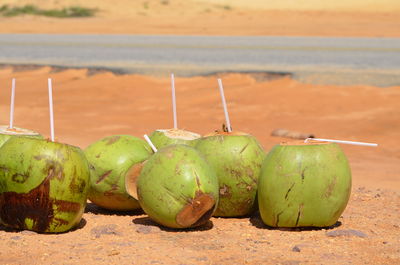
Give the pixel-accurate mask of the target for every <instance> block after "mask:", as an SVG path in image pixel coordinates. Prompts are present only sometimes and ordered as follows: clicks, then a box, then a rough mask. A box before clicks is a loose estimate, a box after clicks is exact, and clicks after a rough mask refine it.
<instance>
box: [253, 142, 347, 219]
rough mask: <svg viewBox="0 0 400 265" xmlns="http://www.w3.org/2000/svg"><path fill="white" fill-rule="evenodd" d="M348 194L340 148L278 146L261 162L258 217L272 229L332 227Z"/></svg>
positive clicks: (343, 206)
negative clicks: (259, 215)
mask: <svg viewBox="0 0 400 265" xmlns="http://www.w3.org/2000/svg"><path fill="white" fill-rule="evenodd" d="M350 191H351V171H350V167H349V163H348V161H347V158H346V156H345V154H344V153H343V151H342V150H341V148H340V147H339V145H337V144H335V143H329V144H315V145H277V146H275V147H274V148H273V149H272V150H271V151H270V152H269V154H268V155H267V157H266V158H265V161H264V162H263V167H262V172H261V176H260V181H259V186H258V204H259V209H260V214H261V218H262V220H263V221H264V223H265V224H266V225H268V226H272V227H308V226H314V227H327V226H331V225H333V224H335V223H336V221H337V220H338V218H339V217H340V215H341V214H342V213H343V211H344V209H345V208H346V205H347V202H348V200H349V197H350Z"/></svg>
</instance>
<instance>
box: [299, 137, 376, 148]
mask: <svg viewBox="0 0 400 265" xmlns="http://www.w3.org/2000/svg"><path fill="white" fill-rule="evenodd" d="M308 140H313V141H321V142H332V143H339V144H351V145H362V146H372V147H377V146H378V144H375V143H364V142H354V141H344V140H333V139H321V138H307V139H306V140H305V141H304V142H305V143H307V142H308Z"/></svg>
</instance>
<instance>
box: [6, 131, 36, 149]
mask: <svg viewBox="0 0 400 265" xmlns="http://www.w3.org/2000/svg"><path fill="white" fill-rule="evenodd" d="M21 136H22V137H28V138H36V139H43V136H42V135H40V134H38V135H10V134H1V133H0V147H1V146H2V145H3V144H4V143H5V142H7V140H8V139H10V138H12V137H21Z"/></svg>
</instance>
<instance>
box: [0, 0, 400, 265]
mask: <svg viewBox="0 0 400 265" xmlns="http://www.w3.org/2000/svg"><path fill="white" fill-rule="evenodd" d="M5 3H8V4H10V3H11V4H17V5H23V4H26V3H35V4H36V5H40V6H41V7H43V8H53V7H60V6H61V5H65V6H71V5H81V6H85V7H96V8H98V9H99V10H100V12H99V13H98V16H97V17H94V18H85V19H52V18H43V17H33V16H24V17H15V18H4V17H0V33H5V32H7V33H115V34H195V35H204V34H208V35H291V36H296V35H303V36H363V37H369V36H372V37H376V36H382V37H399V36H400V31H399V28H400V19H399V17H400V16H399V15H400V2H399V1H397V0H383V1H379V2H378V1H373V0H351V1H316V0H305V1H291V0H282V1H270V0H265V1H261V0H253V1H243V0H230V1H225V0H215V1H211V0H202V1H200V0H198V1H195V0H193V1H192V0H185V1H183V0H176V1H172V0H171V1H168V0H166V1H162V0H160V1H154V0H148V1H130V0H119V1H99V0H86V1H83V0H64V1H56V0H36V1H32V0H30V1H29V0H9V1H7V0H0V6H1V5H3V4H5ZM13 77H15V78H17V95H16V106H15V107H16V109H15V121H14V124H15V125H16V126H19V127H24V128H30V129H33V130H36V131H38V132H40V133H42V134H43V135H45V136H48V135H49V123H48V119H49V114H48V98H47V78H48V77H52V78H53V82H54V104H55V126H56V138H57V139H58V140H59V141H61V142H65V143H69V144H73V145H77V146H80V147H82V148H85V147H86V146H87V145H89V144H90V143H91V142H93V141H96V140H98V139H100V138H102V137H104V136H108V135H113V134H131V135H135V136H138V137H141V136H142V135H143V134H144V133H151V132H152V131H153V130H154V129H158V128H170V127H172V114H171V106H170V100H169V99H170V90H169V85H170V81H169V79H168V77H157V78H156V77H150V76H138V75H115V74H113V73H110V72H101V71H100V72H98V71H93V70H85V69H68V70H65V69H64V70H63V69H52V68H49V67H41V68H29V67H14V68H12V67H4V66H3V67H0V91H1V93H0V95H1V96H0V121H1V122H2V123H3V124H7V123H8V115H9V98H10V86H11V78H13ZM217 77H221V78H223V81H224V86H225V90H226V98H227V100H228V107H229V111H230V115H231V122H232V126H233V129H234V130H239V131H245V132H249V133H251V134H253V135H254V136H256V137H257V138H258V139H259V141H260V142H261V143H262V145H263V146H264V148H265V150H266V151H268V150H269V149H270V148H271V147H272V146H274V145H275V144H277V143H279V142H280V141H282V140H285V139H283V138H278V137H273V136H271V132H272V131H273V130H274V129H277V128H284V129H288V130H292V131H298V132H304V133H312V134H314V135H315V136H317V137H322V138H334V139H346V140H359V141H367V142H377V143H379V147H378V148H367V147H356V146H343V149H344V151H345V153H346V155H347V156H348V158H349V161H350V164H351V167H352V172H353V189H352V195H351V198H350V201H349V204H348V207H347V209H346V211H345V212H344V213H343V215H342V217H341V218H340V219H339V223H337V225H336V226H335V227H332V228H329V229H315V230H274V229H270V228H267V227H265V226H264V225H263V224H262V222H261V220H260V218H259V216H258V215H257V214H254V215H252V216H250V217H245V218H231V219H229V218H212V219H211V220H210V222H209V224H208V225H206V226H204V227H202V228H201V229H197V230H189V231H175V230H168V229H165V228H162V227H160V226H158V225H156V224H154V223H153V222H151V221H150V220H149V219H148V218H147V217H146V215H144V214H143V213H141V212H129V213H111V212H106V211H103V210H101V209H99V208H97V207H96V206H94V205H92V204H89V205H88V207H87V210H86V213H85V214H84V216H83V218H84V219H83V220H82V223H81V226H80V227H79V228H78V229H76V230H74V231H71V232H68V233H65V234H59V235H43V234H36V233H33V232H29V231H22V232H19V231H10V230H8V229H5V228H4V227H0V264H286V265H292V264H400V237H399V234H400V226H399V224H398V220H399V218H400V195H399V194H400V180H399V172H400V163H399V162H400V145H399V143H400V142H399V131H400V125H399V122H398V121H399V120H400V109H399V107H398V105H399V104H398V102H400V87H399V86H397V87H385V88H378V87H372V86H366V85H359V86H334V85H312V84H307V83H300V82H298V81H295V80H292V79H290V78H279V79H270V78H269V77H268V76H265V75H262V74H247V75H245V74H221V75H219V76H207V77H191V78H179V77H178V78H177V79H176V87H177V103H178V122H179V126H180V127H181V128H185V129H188V130H191V131H195V132H199V133H201V134H204V133H208V132H211V131H214V130H215V129H219V128H220V127H221V124H222V123H223V122H224V116H223V112H222V109H221V104H220V97H219V94H218V89H217V82H216V78H217Z"/></svg>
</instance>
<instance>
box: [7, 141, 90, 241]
mask: <svg viewBox="0 0 400 265" xmlns="http://www.w3.org/2000/svg"><path fill="white" fill-rule="evenodd" d="M89 175H90V172H89V165H88V163H87V160H86V158H85V155H84V153H83V152H82V150H81V149H79V148H78V147H75V146H71V145H67V144H62V143H57V142H49V141H47V140H42V139H35V138H28V137H12V138H10V139H9V140H8V141H7V142H6V143H4V145H3V146H2V147H1V148H0V222H1V223H2V224H3V225H4V226H7V227H12V228H16V229H27V230H33V231H37V232H43V233H57V232H65V231H68V230H70V229H71V228H73V227H75V226H76V225H77V224H79V222H80V220H81V218H82V214H83V211H84V209H85V206H86V200H87V193H88V190H89Z"/></svg>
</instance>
